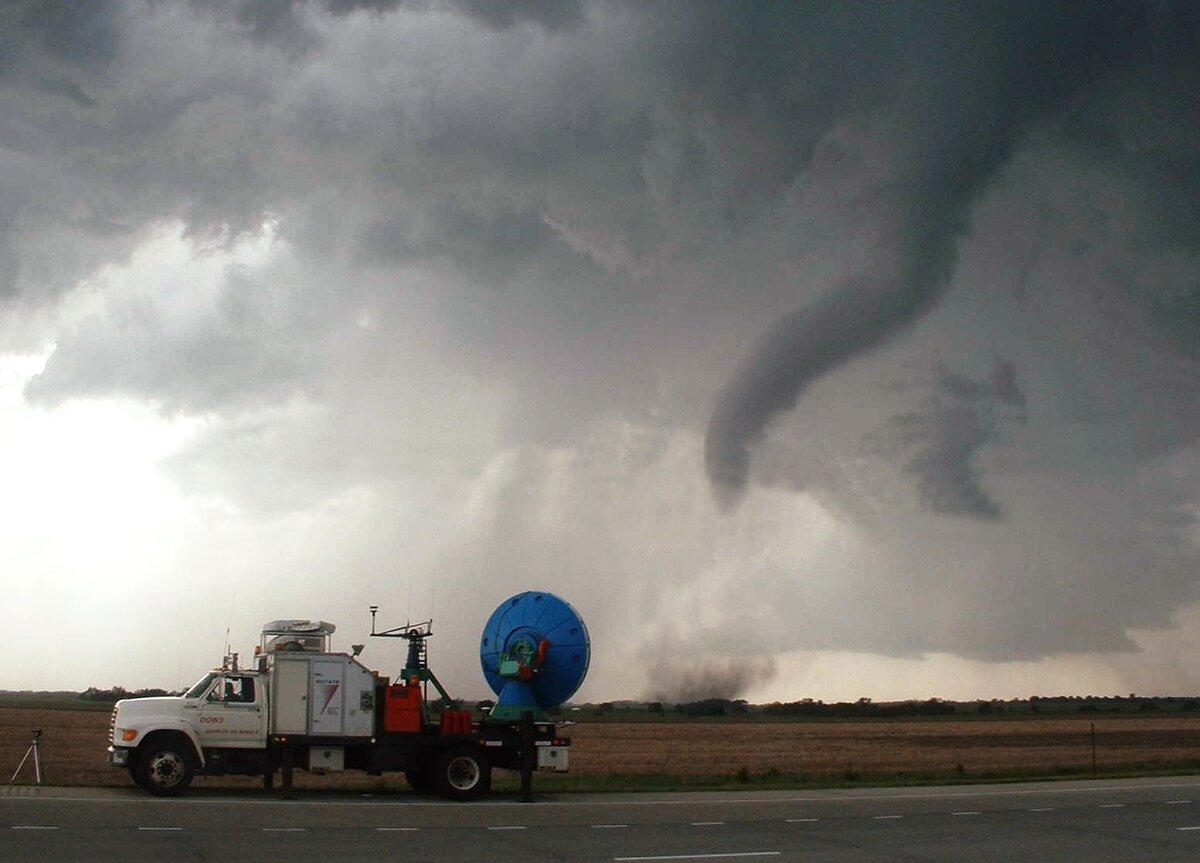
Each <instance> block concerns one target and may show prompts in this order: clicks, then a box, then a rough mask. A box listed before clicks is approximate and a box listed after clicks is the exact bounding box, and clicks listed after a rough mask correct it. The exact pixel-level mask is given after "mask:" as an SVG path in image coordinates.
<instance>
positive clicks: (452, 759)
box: [433, 744, 492, 800]
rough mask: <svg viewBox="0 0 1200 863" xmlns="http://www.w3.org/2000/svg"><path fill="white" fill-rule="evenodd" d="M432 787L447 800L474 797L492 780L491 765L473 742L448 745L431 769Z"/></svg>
mask: <svg viewBox="0 0 1200 863" xmlns="http://www.w3.org/2000/svg"><path fill="white" fill-rule="evenodd" d="M433 782H434V787H435V788H436V789H437V792H438V794H441V795H442V796H443V797H446V798H448V799H450V800H474V799H475V798H476V797H478V796H480V795H481V794H483V793H484V792H485V791H487V790H488V788H490V787H491V784H492V765H491V764H489V763H488V760H487V758H486V757H484V755H483V752H482V751H480V749H479V748H478V747H476V746H471V745H470V744H460V745H458V746H451V747H450V748H449V749H447V750H446V751H445V752H443V753H442V754H441V755H439V756H438V759H437V761H436V762H435V764H434V769H433Z"/></svg>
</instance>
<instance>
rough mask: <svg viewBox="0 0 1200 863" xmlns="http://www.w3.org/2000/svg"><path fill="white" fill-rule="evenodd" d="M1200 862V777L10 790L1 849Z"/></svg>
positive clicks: (26, 852) (5, 852)
mask: <svg viewBox="0 0 1200 863" xmlns="http://www.w3.org/2000/svg"><path fill="white" fill-rule="evenodd" d="M287 859H298V860H299V859H304V860H309V859H311V860H321V861H336V863H343V861H346V863H353V861H364V863H366V861H371V863H375V861H381V860H404V861H406V863H409V861H413V863H416V861H439V863H441V861H456V863H458V861H461V863H537V861H571V863H575V861H579V863H589V861H601V862H602V863H641V861H647V863H649V861H689V860H695V861H704V860H710V861H722V860H727V861H735V863H736V861H767V863H770V861H790V860H803V861H838V863H842V861H845V863H859V861H946V863H950V861H954V863H962V861H972V863H987V861H1005V863H1011V861H1013V860H1037V861H1079V860H1086V861H1088V863H1109V861H1111V863H1116V861H1122V863H1128V861H1154V863H1170V861H1191V863H1194V861H1197V860H1200V777H1179V778H1174V777H1173V778H1163V779H1136V780H1106V781H1093V782H1056V783H1029V784H1019V785H986V786H948V787H938V788H897V789H856V790H837V791H805V792H800V791H776V792H743V793H724V792H722V793H692V794H639V795H599V794H589V795H576V794H571V795H565V794H564V795H541V796H539V797H538V799H537V800H536V801H535V802H534V803H529V804H522V803H518V802H517V801H516V800H515V799H512V798H505V797H492V798H489V799H487V800H483V801H478V802H474V803H466V804H462V803H459V804H454V803H447V802H443V801H440V800H436V799H432V798H427V797H418V796H415V795H412V794H408V793H397V794H394V795H392V794H389V795H377V796H369V795H352V796H348V795H332V794H319V793H308V794H303V793H301V794H298V795H297V798H296V799H295V800H290V801H281V800H278V799H276V798H275V797H272V796H270V795H269V793H268V792H255V791H238V792H230V791H220V792H214V791H209V790H205V789H193V791H192V792H190V793H189V794H188V795H187V796H185V797H182V798H180V799H178V800H160V799H156V798H151V797H149V796H147V795H145V794H144V793H142V792H140V791H136V790H133V789H83V788H36V787H27V786H26V787H0V860H2V861H5V863H59V861H64V860H85V861H88V863H109V861H113V863H130V861H159V860H161V861H170V863H188V861H225V860H287Z"/></svg>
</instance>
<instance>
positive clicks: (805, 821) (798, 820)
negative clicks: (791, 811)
mask: <svg viewBox="0 0 1200 863" xmlns="http://www.w3.org/2000/svg"><path fill="white" fill-rule="evenodd" d="M820 820H821V819H820V818H789V819H788V820H787V823H788V824H812V823H814V822H816V821H820Z"/></svg>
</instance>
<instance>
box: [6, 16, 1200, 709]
mask: <svg viewBox="0 0 1200 863" xmlns="http://www.w3.org/2000/svg"><path fill="white" fill-rule="evenodd" d="M1198 92H1200V10H1198V8H1197V6H1196V5H1195V4H1194V3H1190V2H1178V3H1172V2H1170V0H1166V2H1163V0H1158V2H1145V3H1137V2H1118V0H1107V2H1094V3H1086V4H1083V3H1077V2H1073V0H1072V2H1064V3H1062V4H1061V5H1060V4H1056V3H1051V2H1045V3H1038V4H1029V3H1018V2H961V0H955V2H945V3H942V2H924V3H866V2H855V3H844V2H831V3H795V4H785V3H752V2H728V3H721V2H708V3H701V2H683V0H680V2H650V3H647V2H634V0H578V2H571V0H562V2H539V0H507V1H506V0H446V2H437V0H412V2H400V0H309V2H301V0H295V2H287V0H279V2H269V3H268V2H257V0H221V2H216V1H215V0H204V2H201V0H195V2H170V0H153V2H150V0H147V2H137V0H124V2H116V0H113V2H101V0H93V2H79V3H74V2H68V0H24V2H23V0H7V2H0V483H2V485H0V595H2V596H3V601H2V603H0V626H2V627H3V629H4V632H5V637H6V639H7V643H9V644H11V645H13V646H15V653H14V654H13V655H12V656H10V661H9V662H7V663H5V668H4V670H3V671H2V672H0V688H12V689H21V688H45V689H48V688H84V687H86V686H91V685H97V686H110V685H113V684H120V685H125V686H129V687H140V686H166V687H175V686H180V685H184V684H186V683H188V682H190V681H191V680H192V679H194V678H197V677H198V676H199V675H200V674H201V673H202V672H203V671H204V670H205V669H207V668H208V667H209V666H211V665H212V664H213V663H214V662H217V661H219V659H220V655H221V653H222V649H223V647H224V645H225V643H226V633H227V632H228V640H229V642H230V643H231V644H232V646H233V648H234V649H240V650H242V651H243V653H244V652H246V651H248V650H249V649H250V648H251V647H252V646H253V645H254V644H256V643H257V640H258V634H257V633H258V629H259V627H260V626H261V624H262V623H263V622H264V621H267V620H272V619H277V618H282V617H302V618H323V619H327V620H331V621H333V622H335V623H337V624H338V627H339V628H338V632H337V635H336V636H335V643H336V644H337V645H338V646H339V647H342V648H344V647H347V646H348V645H349V644H350V643H351V642H360V641H366V640H368V639H366V637H365V636H366V632H367V631H368V629H369V625H370V618H369V615H368V612H367V607H368V605H371V604H376V605H379V606H380V608H381V611H380V623H381V624H386V625H396V624H399V623H402V622H404V621H405V620H406V619H412V620H418V619H425V618H428V617H430V616H432V617H433V618H434V619H435V624H434V628H435V633H436V634H435V637H434V639H433V641H432V642H431V644H430V651H431V658H432V662H433V664H434V668H435V670H437V672H438V674H439V676H440V677H442V679H443V680H444V681H445V682H446V683H447V684H448V685H449V686H450V687H451V689H453V690H455V691H456V692H458V693H460V694H462V695H464V696H467V697H482V696H484V695H486V694H487V693H486V689H485V685H484V683H483V680H482V675H481V674H480V672H479V668H478V660H477V647H478V642H479V637H480V632H481V630H482V626H483V623H484V622H485V620H486V618H487V616H488V615H489V614H490V612H491V611H492V609H493V608H494V607H495V606H496V605H498V604H499V603H500V602H501V601H503V600H504V599H505V598H507V597H508V596H510V595H511V594H513V593H516V592H518V591H521V590H526V589H541V590H549V591H553V592H555V593H557V594H559V595H560V596H562V597H564V598H565V599H567V600H568V601H569V602H571V603H572V604H573V605H574V606H575V607H576V608H577V609H578V610H579V611H580V613H581V614H582V616H583V617H584V619H585V620H586V621H587V623H588V626H589V628H590V631H591V635H592V641H593V659H592V670H591V675H590V677H589V679H588V681H587V683H586V684H585V686H584V688H583V689H582V690H581V692H580V693H579V696H580V698H583V699H591V700H606V699H618V698H634V697H648V698H664V699H670V700H675V699H683V698H692V697H703V696H708V695H723V696H726V697H745V698H749V699H751V700H756V701H763V700H774V699H778V700H795V699H800V698H805V697H812V698H823V699H826V700H831V699H853V698H857V697H859V696H868V697H872V698H875V699H888V698H907V697H918V698H927V697H933V696H939V697H948V698H975V697H1014V696H1027V695H1034V694H1040V695H1050V694H1058V693H1081V694H1082V693H1089V692H1091V693H1098V694H1111V693H1123V694H1127V693H1129V692H1138V693H1161V694H1183V693H1190V694H1195V693H1196V692H1197V691H1200V663H1197V662H1196V656H1197V648H1198V647H1200V592H1198V590H1197V588H1198V586H1200V585H1198V580H1197V576H1198V575H1200V568H1198V564H1200V526H1198V524H1197V515H1198V512H1200V472H1198V470H1200V411H1198V410H1197V408H1198V407H1200V375H1198V374H1197V372H1198V371H1200V195H1198V194H1197V193H1198V191H1200V189H1198V181H1200V102H1198V101H1197V97H1196V94H1197V93H1198ZM364 658H365V660H366V661H367V663H368V664H369V665H371V666H372V667H375V668H378V669H379V670H380V671H382V672H383V673H395V672H396V671H397V670H398V669H399V667H400V666H401V665H402V662H403V655H402V649H401V646H400V645H395V644H393V643H390V642H379V641H372V642H371V643H369V644H368V647H367V650H366V652H365V654H364Z"/></svg>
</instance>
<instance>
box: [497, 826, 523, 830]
mask: <svg viewBox="0 0 1200 863" xmlns="http://www.w3.org/2000/svg"><path fill="white" fill-rule="evenodd" d="M528 829H529V828H528V827H521V826H516V825H514V826H512V827H489V828H488V830H528Z"/></svg>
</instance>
